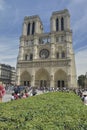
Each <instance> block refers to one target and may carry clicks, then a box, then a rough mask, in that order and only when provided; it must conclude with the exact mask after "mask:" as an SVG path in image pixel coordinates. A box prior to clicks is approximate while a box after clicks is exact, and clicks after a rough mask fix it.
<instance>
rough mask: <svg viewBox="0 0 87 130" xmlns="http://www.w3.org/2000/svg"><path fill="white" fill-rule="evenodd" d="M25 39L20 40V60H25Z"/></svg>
mask: <svg viewBox="0 0 87 130" xmlns="http://www.w3.org/2000/svg"><path fill="white" fill-rule="evenodd" d="M23 46H24V41H21V42H20V47H19V55H18V60H23V54H24V48H23Z"/></svg>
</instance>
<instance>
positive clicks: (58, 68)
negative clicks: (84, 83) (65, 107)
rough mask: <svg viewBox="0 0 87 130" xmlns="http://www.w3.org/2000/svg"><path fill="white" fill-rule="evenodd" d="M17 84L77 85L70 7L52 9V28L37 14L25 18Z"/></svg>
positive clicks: (37, 85) (41, 85) (44, 85)
mask: <svg viewBox="0 0 87 130" xmlns="http://www.w3.org/2000/svg"><path fill="white" fill-rule="evenodd" d="M16 81H17V84H18V85H28V86H36V87H39V88H43V87H45V88H46V87H54V88H56V87H69V88H72V87H77V83H76V69H75V58H74V51H73V45H72V30H71V29H70V14H69V11H68V10H67V9H65V10H62V11H57V12H53V13H52V16H51V18H50V32H49V33H44V31H43V24H42V22H41V20H40V18H39V16H38V15H35V16H29V17H25V18H24V23H23V31H22V35H21V37H20V45H19V54H18V58H17V77H16Z"/></svg>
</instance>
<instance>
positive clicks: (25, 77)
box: [20, 71, 31, 85]
mask: <svg viewBox="0 0 87 130" xmlns="http://www.w3.org/2000/svg"><path fill="white" fill-rule="evenodd" d="M30 82H31V75H30V74H29V72H27V71H24V72H23V73H22V74H21V76H20V83H21V85H29V83H30Z"/></svg>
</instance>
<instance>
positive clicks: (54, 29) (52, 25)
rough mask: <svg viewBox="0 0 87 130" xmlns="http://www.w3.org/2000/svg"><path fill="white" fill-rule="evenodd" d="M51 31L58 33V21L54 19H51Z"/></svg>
mask: <svg viewBox="0 0 87 130" xmlns="http://www.w3.org/2000/svg"><path fill="white" fill-rule="evenodd" d="M51 31H53V32H54V31H56V21H55V19H54V18H51Z"/></svg>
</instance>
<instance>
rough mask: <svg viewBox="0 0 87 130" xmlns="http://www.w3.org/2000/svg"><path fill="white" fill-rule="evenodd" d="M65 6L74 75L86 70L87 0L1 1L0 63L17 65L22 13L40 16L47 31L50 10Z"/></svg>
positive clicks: (48, 29)
mask: <svg viewBox="0 0 87 130" xmlns="http://www.w3.org/2000/svg"><path fill="white" fill-rule="evenodd" d="M65 8H67V9H68V10H69V12H70V15H71V29H72V30H73V47H74V52H75V60H76V70H77V76H78V75H80V74H85V73H86V72H87V0H46V1H45V0H0V63H5V64H9V65H11V66H14V67H15V66H16V62H17V56H18V49H19V37H20V36H21V33H22V23H23V19H24V17H25V16H31V15H39V16H40V18H41V20H42V22H43V25H44V32H49V31H50V17H51V14H52V12H53V11H59V10H63V9H65Z"/></svg>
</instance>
